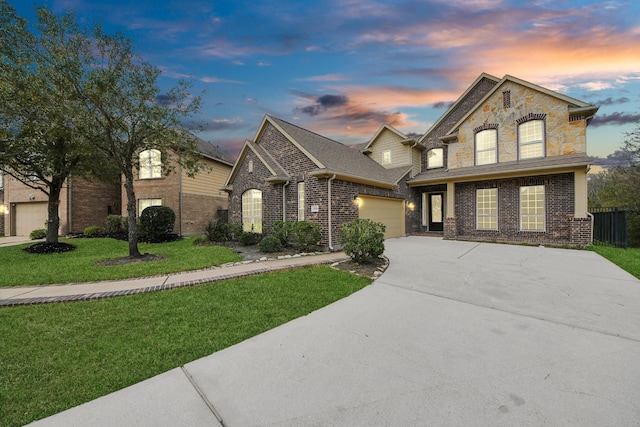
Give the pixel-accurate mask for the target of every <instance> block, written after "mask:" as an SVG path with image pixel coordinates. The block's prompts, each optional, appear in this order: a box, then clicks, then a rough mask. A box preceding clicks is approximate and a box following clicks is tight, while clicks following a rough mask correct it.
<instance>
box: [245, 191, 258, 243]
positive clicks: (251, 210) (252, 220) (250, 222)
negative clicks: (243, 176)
mask: <svg viewBox="0 0 640 427" xmlns="http://www.w3.org/2000/svg"><path fill="white" fill-rule="evenodd" d="M242 230H243V231H246V232H250V231H252V232H254V233H262V191H260V190H256V189H251V190H247V191H245V192H244V193H243V194H242Z"/></svg>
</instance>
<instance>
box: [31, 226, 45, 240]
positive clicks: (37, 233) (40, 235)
mask: <svg viewBox="0 0 640 427" xmlns="http://www.w3.org/2000/svg"><path fill="white" fill-rule="evenodd" d="M45 237H47V230H45V229H44V228H38V229H36V230H33V231H32V232H31V233H29V238H30V239H31V240H38V239H44V238H45Z"/></svg>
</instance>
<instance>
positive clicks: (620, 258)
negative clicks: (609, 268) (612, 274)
mask: <svg viewBox="0 0 640 427" xmlns="http://www.w3.org/2000/svg"><path fill="white" fill-rule="evenodd" d="M591 249H592V250H593V251H594V252H597V253H598V254H600V255H602V256H603V257H605V258H606V259H608V260H609V261H611V262H612V263H614V264H616V265H617V266H619V267H621V268H623V269H624V270H626V271H628V272H629V273H631V274H633V275H634V276H636V277H637V278H638V279H640V248H628V249H620V248H614V247H612V246H599V245H594V246H592V247H591Z"/></svg>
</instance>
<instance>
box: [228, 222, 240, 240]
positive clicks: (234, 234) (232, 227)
mask: <svg viewBox="0 0 640 427" xmlns="http://www.w3.org/2000/svg"><path fill="white" fill-rule="evenodd" d="M227 233H228V236H229V240H240V236H241V235H242V233H243V231H242V224H232V223H228V224H227Z"/></svg>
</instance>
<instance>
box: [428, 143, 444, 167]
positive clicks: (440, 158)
mask: <svg viewBox="0 0 640 427" xmlns="http://www.w3.org/2000/svg"><path fill="white" fill-rule="evenodd" d="M443 166H444V149H443V148H432V149H431V150H429V151H427V169H432V168H441V167H443Z"/></svg>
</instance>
